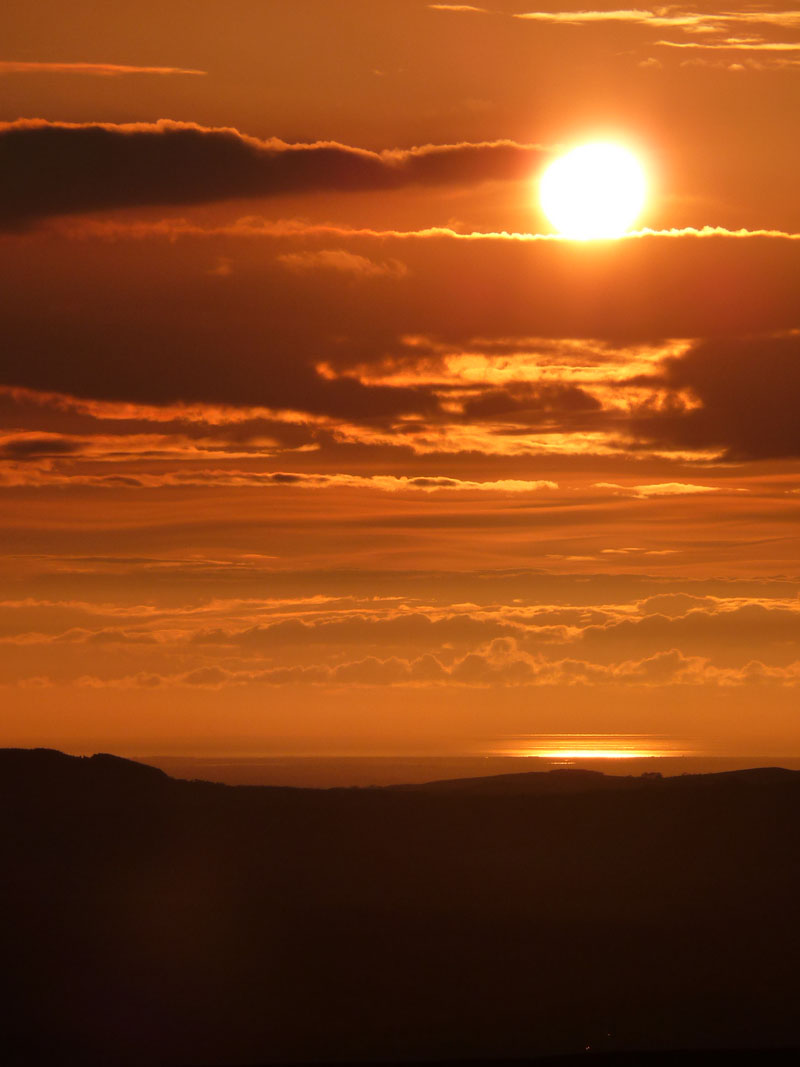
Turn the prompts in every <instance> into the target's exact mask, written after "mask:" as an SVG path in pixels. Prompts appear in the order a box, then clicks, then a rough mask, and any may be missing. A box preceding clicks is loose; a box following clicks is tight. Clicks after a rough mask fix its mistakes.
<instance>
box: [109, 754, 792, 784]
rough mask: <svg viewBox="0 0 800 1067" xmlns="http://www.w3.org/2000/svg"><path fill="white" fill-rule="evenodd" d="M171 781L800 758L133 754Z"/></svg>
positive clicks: (389, 779) (464, 773)
mask: <svg viewBox="0 0 800 1067" xmlns="http://www.w3.org/2000/svg"><path fill="white" fill-rule="evenodd" d="M130 758H131V759H138V760H139V761H140V762H142V763H149V764H151V765H152V766H154V767H159V768H161V770H163V771H165V772H166V773H167V774H169V775H170V776H172V777H173V778H187V779H201V780H203V781H208V782H224V783H226V784H227V785H275V786H299V787H312V788H319V789H328V788H334V787H339V788H341V787H345V788H348V787H354V786H360V787H366V786H381V785H401V784H403V783H412V782H432V781H437V780H441V779H445V778H477V777H482V776H485V775H491V774H521V773H524V772H526V771H549V770H554V769H556V768H563V767H581V768H585V769H588V770H593V771H602V772H603V773H604V774H621V775H626V774H627V775H640V774H644V773H648V772H651V773H652V772H654V771H655V772H658V773H659V774H663V775H664V776H667V775H675V774H708V773H712V772H718V771H730V770H739V769H743V768H747V767H787V768H790V769H793V770H800V756H795V757H787V756H775V755H769V754H765V755H753V756H741V755H738V756H703V755H691V756H689V755H679V756H677V755H665V756H650V757H647V758H638V757H627V758H624V759H616V758H608V757H605V758H600V759H565V758H562V757H558V758H544V757H538V756H502V755H488V756H475V755H471V756H429V755H426V756H320V755H315V756H283V755H282V756H264V755H261V756H237V757H201V756H175V755H169V756H160V755H135V756H133V755H132V756H130Z"/></svg>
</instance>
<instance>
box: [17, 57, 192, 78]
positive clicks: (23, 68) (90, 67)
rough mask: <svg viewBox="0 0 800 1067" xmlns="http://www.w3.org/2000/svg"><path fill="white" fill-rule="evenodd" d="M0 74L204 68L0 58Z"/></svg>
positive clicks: (113, 74)
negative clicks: (27, 60)
mask: <svg viewBox="0 0 800 1067" xmlns="http://www.w3.org/2000/svg"><path fill="white" fill-rule="evenodd" d="M0 74H88V75H90V76H93V77H97V78H119V77H122V76H123V75H126V74H158V75H164V76H166V75H172V74H191V75H199V76H203V75H206V74H208V71H206V70H191V69H188V68H185V67H139V66H128V65H127V64H123V63H48V62H41V61H34V60H31V61H30V62H23V61H21V60H16V59H0Z"/></svg>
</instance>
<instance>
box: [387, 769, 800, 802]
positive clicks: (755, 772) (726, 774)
mask: <svg viewBox="0 0 800 1067" xmlns="http://www.w3.org/2000/svg"><path fill="white" fill-rule="evenodd" d="M792 776H794V779H795V780H796V781H800V771H790V770H786V769H785V768H784V767H754V768H749V769H747V770H735V771H721V772H718V773H716V774H681V775H675V776H673V777H670V778H662V777H661V775H660V774H643V775H638V776H635V777H634V776H630V775H621V774H620V775H616V774H603V773H602V772H601V771H589V770H583V769H579V768H572V767H565V768H558V769H555V770H550V771H528V772H523V773H517V774H493V775H489V776H486V777H481V778H448V779H445V780H443V781H436V782H423V783H421V784H415V785H400V786H388V787H387V788H391V789H399V790H410V789H413V790H421V791H425V792H437V793H445V792H447V793H472V794H476V795H480V796H490V795H498V794H513V793H517V794H519V793H526V794H532V793H533V794H537V795H540V796H543V795H553V794H565V793H588V792H594V791H597V790H607V791H615V792H621V791H631V790H639V789H652V788H653V787H658V788H661V789H680V788H685V787H686V786H693V787H694V786H705V787H707V788H714V787H719V786H725V785H727V784H728V783H730V782H736V783H738V784H741V785H748V784H750V785H763V784H768V783H772V782H777V781H781V780H784V781H788V780H789V779H790V778H792Z"/></svg>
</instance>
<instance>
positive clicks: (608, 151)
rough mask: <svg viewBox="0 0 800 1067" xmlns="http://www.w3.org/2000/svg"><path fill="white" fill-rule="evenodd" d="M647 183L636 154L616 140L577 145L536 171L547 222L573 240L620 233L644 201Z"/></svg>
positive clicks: (633, 219) (597, 238)
mask: <svg viewBox="0 0 800 1067" xmlns="http://www.w3.org/2000/svg"><path fill="white" fill-rule="evenodd" d="M646 191H647V183H646V181H645V176H644V171H643V170H642V167H641V165H640V163H639V161H638V160H637V159H636V157H635V156H634V155H633V154H632V153H631V152H629V151H628V150H627V149H626V148H622V147H621V146H620V145H615V144H606V143H602V142H601V143H596V144H585V145H580V146H579V147H578V148H573V149H572V151H570V152H568V153H567V154H566V155H564V156H561V157H560V158H559V159H557V160H555V161H554V162H553V163H551V164H550V166H549V167H548V168H547V170H546V171H545V172H544V174H543V175H542V179H541V182H540V184H539V197H540V200H541V205H542V209H543V211H544V213H545V215H546V216H547V218H548V220H549V222H550V223H551V225H552V226H553V227H554V228H555V229H556V230H558V232H559V233H561V234H563V235H564V236H565V237H571V238H573V239H574V240H577V241H591V240H599V239H603V238H611V237H621V236H622V234H624V233H626V232H627V231H628V230H630V228H631V226H632V225H633V223H634V222H635V221H636V218H637V217H638V215H639V213H640V211H641V210H642V207H643V206H644V200H645V195H646Z"/></svg>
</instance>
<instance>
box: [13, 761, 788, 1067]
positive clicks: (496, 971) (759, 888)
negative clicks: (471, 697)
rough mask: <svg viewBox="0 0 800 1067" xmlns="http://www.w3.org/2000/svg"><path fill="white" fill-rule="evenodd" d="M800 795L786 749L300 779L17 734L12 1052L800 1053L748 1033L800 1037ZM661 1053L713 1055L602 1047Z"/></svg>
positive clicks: (356, 1057) (732, 1058) (242, 1060)
mask: <svg viewBox="0 0 800 1067" xmlns="http://www.w3.org/2000/svg"><path fill="white" fill-rule="evenodd" d="M799 816H800V772H794V771H784V770H780V769H766V770H760V771H737V772H730V773H726V774H715V775H699V776H682V777H678V778H668V779H663V780H658V779H655V780H654V779H648V778H621V777H613V778H612V777H604V776H603V775H598V774H594V773H592V772H581V771H559V772H550V773H549V774H533V775H514V776H503V777H501V778H492V779H473V780H471V781H468V782H463V781H462V782H458V783H439V784H433V785H430V786H415V787H408V788H394V789H392V788H386V789H367V790H292V789H271V788H265V787H261V788H258V787H255V788H247V787H238V788H233V787H228V786H221V785H210V784H208V783H201V782H182V781H175V780H173V779H170V778H168V777H166V776H165V775H164V774H162V773H161V772H160V771H157V770H155V769H154V768H150V767H145V766H143V765H140V764H135V763H130V762H128V761H125V760H119V759H116V758H114V757H112V756H95V757H92V758H91V759H78V758H74V757H69V756H64V755H62V754H60V753H57V752H52V751H47V750H33V751H27V750H26V751H22V750H4V751H0V847H1V848H2V854H1V855H2V871H3V874H2V882H1V883H0V908H1V909H2V910H1V911H0V960H2V969H3V972H4V976H5V978H6V980H7V985H8V989H7V991H6V992H5V993H4V995H3V997H2V999H0V1024H1V1026H0V1061H3V1062H5V1063H9V1064H11V1063H31V1064H38V1063H47V1064H59V1063H86V1064H95V1063H105V1064H120V1065H126V1064H169V1065H172V1064H258V1063H280V1062H292V1061H293V1062H313V1061H330V1060H338V1061H343V1062H348V1061H349V1062H359V1061H360V1062H365V1061H366V1062H376V1061H389V1062H400V1061H419V1060H441V1059H454V1060H461V1059H471V1060H498V1059H501V1058H505V1059H515V1058H516V1059H526V1058H529V1057H534V1056H548V1055H552V1054H554V1053H563V1054H570V1053H575V1054H578V1053H580V1055H581V1057H582V1058H583V1059H587V1058H589V1059H591V1060H592V1062H596V1064H597V1065H598V1067H602V1065H603V1064H608V1067H617V1065H620V1067H623V1065H624V1067H628V1065H631V1067H632V1065H633V1064H638V1063H640V1062H641V1063H647V1064H651V1065H652V1067H668V1065H670V1067H671V1064H672V1063H678V1062H680V1063H683V1064H691V1065H694V1064H701V1063H702V1064H714V1065H716V1064H720V1067H721V1065H722V1064H723V1063H724V1064H729V1063H732V1064H738V1063H745V1062H746V1063H748V1064H749V1063H756V1062H766V1063H768V1064H769V1063H774V1064H776V1065H777V1064H778V1063H780V1064H783V1063H787V1064H788V1063H790V1062H800V1057H797V1056H796V1055H793V1054H791V1053H788V1052H785V1053H779V1052H775V1053H773V1055H771V1056H768V1055H766V1053H763V1052H762V1053H761V1054H760V1058H759V1057H756V1056H755V1055H750V1054H748V1053H747V1050H756V1049H761V1050H766V1049H774V1050H778V1049H790V1048H797V1047H800V996H799V995H798V994H800V952H798V949H800V937H799V936H798V935H799V933H800V907H799V906H798V902H799V901H800V833H798V825H799V818H798V817H799ZM587 1046H589V1047H590V1049H591V1050H592V1052H591V1053H590V1054H589V1056H588V1057H587V1054H586V1052H585V1049H586V1048H587ZM641 1049H644V1050H650V1051H651V1052H658V1051H659V1050H662V1051H668V1050H675V1049H685V1050H686V1049H688V1050H695V1054H691V1053H684V1054H682V1055H681V1057H679V1058H675V1057H674V1056H673V1055H672V1054H670V1055H663V1056H655V1057H650V1058H646V1059H642V1058H641V1057H639V1056H635V1057H623V1058H619V1057H618V1056H616V1055H615V1056H614V1057H612V1058H608V1059H606V1056H605V1054H606V1053H611V1052H619V1051H625V1050H641ZM711 1049H732V1050H738V1052H737V1054H731V1053H723V1054H714V1053H711V1052H710V1051H709V1052H703V1050H711ZM601 1054H602V1055H601ZM595 1055H596V1056H597V1058H596V1060H595ZM563 1062H564V1063H568V1062H569V1061H567V1060H565V1061H563Z"/></svg>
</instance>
